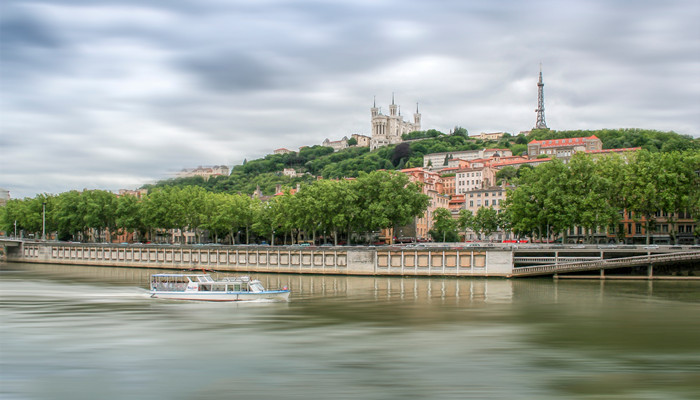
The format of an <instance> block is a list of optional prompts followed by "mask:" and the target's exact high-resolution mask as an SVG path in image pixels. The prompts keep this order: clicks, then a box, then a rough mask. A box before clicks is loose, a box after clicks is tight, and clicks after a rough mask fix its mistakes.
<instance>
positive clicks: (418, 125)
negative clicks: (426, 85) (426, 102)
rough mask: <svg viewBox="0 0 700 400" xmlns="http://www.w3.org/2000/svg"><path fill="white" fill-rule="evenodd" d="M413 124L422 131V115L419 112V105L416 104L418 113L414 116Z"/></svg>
mask: <svg viewBox="0 0 700 400" xmlns="http://www.w3.org/2000/svg"><path fill="white" fill-rule="evenodd" d="M413 124H414V125H415V126H416V127H417V128H416V130H417V131H419V130H420V113H419V112H418V103H416V113H415V114H413Z"/></svg>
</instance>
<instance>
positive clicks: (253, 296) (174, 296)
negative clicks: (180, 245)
mask: <svg viewBox="0 0 700 400" xmlns="http://www.w3.org/2000/svg"><path fill="white" fill-rule="evenodd" d="M289 293H290V292H289V290H267V291H264V292H162V291H152V292H151V297H153V298H156V299H168V300H195V301H255V300H275V301H288V300H289Z"/></svg>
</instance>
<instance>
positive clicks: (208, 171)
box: [177, 165, 229, 181]
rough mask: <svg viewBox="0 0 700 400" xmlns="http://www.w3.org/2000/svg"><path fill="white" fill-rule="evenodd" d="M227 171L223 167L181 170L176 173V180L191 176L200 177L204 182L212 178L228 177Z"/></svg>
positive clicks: (226, 168) (200, 167)
mask: <svg viewBox="0 0 700 400" xmlns="http://www.w3.org/2000/svg"><path fill="white" fill-rule="evenodd" d="M228 173H229V170H228V167H227V166H225V165H215V166H213V167H202V166H201V165H200V166H199V167H197V168H193V169H183V170H182V171H180V172H178V174H177V177H178V178H188V177H192V176H201V177H202V178H204V180H205V181H206V180H208V179H209V178H211V177H212V176H222V175H225V176H228Z"/></svg>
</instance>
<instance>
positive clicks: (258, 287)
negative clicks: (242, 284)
mask: <svg viewBox="0 0 700 400" xmlns="http://www.w3.org/2000/svg"><path fill="white" fill-rule="evenodd" d="M248 286H249V287H250V291H251V292H262V291H263V290H265V289H264V288H263V286H262V284H261V283H260V282H251V283H250V284H249V285H248Z"/></svg>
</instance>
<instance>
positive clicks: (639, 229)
mask: <svg viewBox="0 0 700 400" xmlns="http://www.w3.org/2000/svg"><path fill="white" fill-rule="evenodd" d="M634 233H637V234H640V233H642V224H635V225H634Z"/></svg>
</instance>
